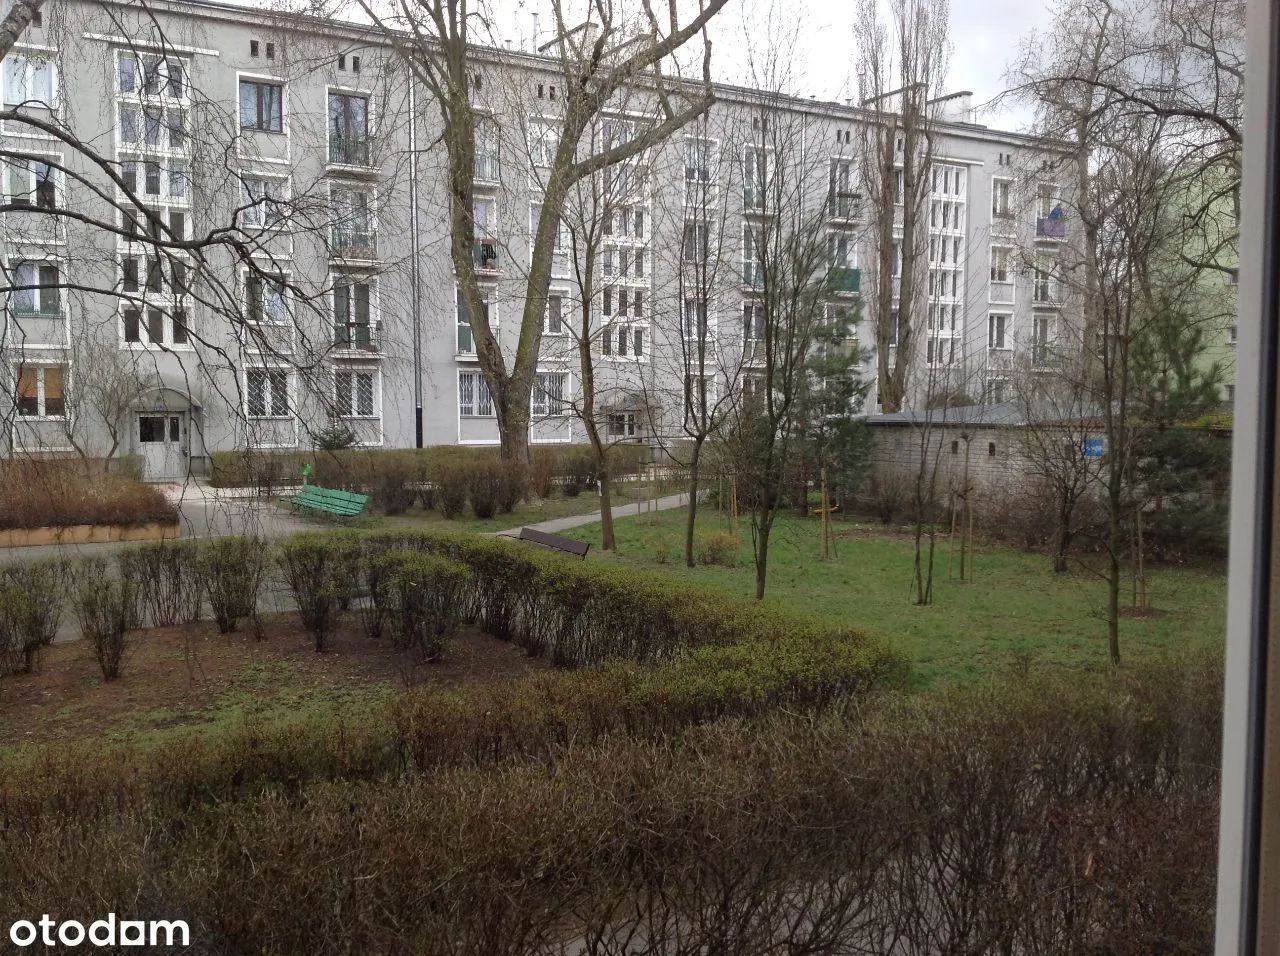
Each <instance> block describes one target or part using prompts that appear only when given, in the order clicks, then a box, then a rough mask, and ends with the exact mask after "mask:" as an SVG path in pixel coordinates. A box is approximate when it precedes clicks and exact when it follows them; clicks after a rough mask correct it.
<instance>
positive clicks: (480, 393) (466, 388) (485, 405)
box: [458, 369, 495, 418]
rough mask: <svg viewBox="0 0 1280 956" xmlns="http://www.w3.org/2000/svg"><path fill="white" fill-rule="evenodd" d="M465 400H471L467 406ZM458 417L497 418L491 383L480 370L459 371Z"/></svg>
mask: <svg viewBox="0 0 1280 956" xmlns="http://www.w3.org/2000/svg"><path fill="white" fill-rule="evenodd" d="M464 398H468V399H469V400H468V401H467V403H466V404H465V405H464V404H463V399H464ZM458 417H459V418H493V417H495V416H494V410H493V396H492V394H491V393H490V392H489V383H488V381H486V380H485V377H484V373H483V372H481V371H480V370H479V369H459V371H458Z"/></svg>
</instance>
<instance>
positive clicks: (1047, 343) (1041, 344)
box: [1031, 315, 1053, 366]
mask: <svg viewBox="0 0 1280 956" xmlns="http://www.w3.org/2000/svg"><path fill="white" fill-rule="evenodd" d="M1052 345H1053V319H1052V318H1051V317H1049V316H1047V315H1037V316H1035V317H1034V318H1033V319H1032V320H1031V364H1032V365H1035V366H1042V365H1044V364H1046V363H1047V362H1048V361H1049V349H1050V348H1051V347H1052Z"/></svg>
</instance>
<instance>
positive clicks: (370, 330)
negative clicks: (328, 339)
mask: <svg viewBox="0 0 1280 956" xmlns="http://www.w3.org/2000/svg"><path fill="white" fill-rule="evenodd" d="M381 338H382V325H381V323H379V322H372V323H370V322H335V323H334V326H333V347H334V348H335V349H340V350H342V351H354V352H377V351H380V348H379V346H380V339H381Z"/></svg>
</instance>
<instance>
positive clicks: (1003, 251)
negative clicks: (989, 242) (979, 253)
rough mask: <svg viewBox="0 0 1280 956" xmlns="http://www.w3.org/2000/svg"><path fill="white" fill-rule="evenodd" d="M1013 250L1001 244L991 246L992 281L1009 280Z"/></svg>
mask: <svg viewBox="0 0 1280 956" xmlns="http://www.w3.org/2000/svg"><path fill="white" fill-rule="evenodd" d="M1010 252H1011V250H1009V249H1007V248H1003V247H1001V246H993V247H992V248H991V281H992V282H1008V281H1009V257H1010Z"/></svg>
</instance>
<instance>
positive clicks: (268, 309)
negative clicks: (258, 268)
mask: <svg viewBox="0 0 1280 956" xmlns="http://www.w3.org/2000/svg"><path fill="white" fill-rule="evenodd" d="M245 299H246V302H245V306H246V308H245V312H246V314H247V316H248V320H249V321H250V322H259V323H264V324H267V325H284V324H285V323H286V322H287V321H288V320H289V310H288V308H287V306H286V304H285V289H284V280H283V279H269V278H267V277H266V276H261V275H250V276H247V277H246V278H245Z"/></svg>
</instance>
